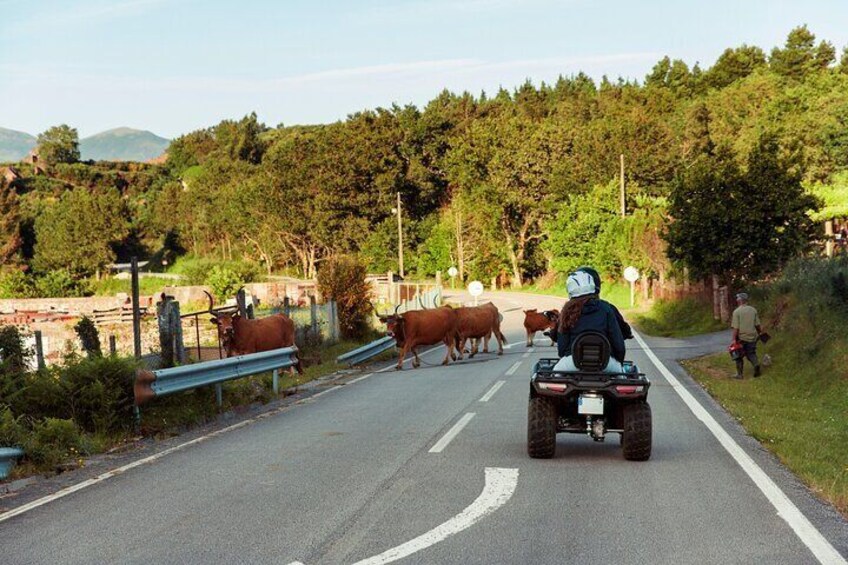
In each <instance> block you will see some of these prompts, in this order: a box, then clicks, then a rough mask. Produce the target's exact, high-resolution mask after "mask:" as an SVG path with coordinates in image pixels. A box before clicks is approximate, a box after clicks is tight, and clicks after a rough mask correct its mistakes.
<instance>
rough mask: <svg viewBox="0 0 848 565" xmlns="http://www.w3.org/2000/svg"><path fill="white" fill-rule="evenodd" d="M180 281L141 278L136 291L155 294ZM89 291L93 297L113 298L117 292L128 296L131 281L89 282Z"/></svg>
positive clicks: (105, 279)
mask: <svg viewBox="0 0 848 565" xmlns="http://www.w3.org/2000/svg"><path fill="white" fill-rule="evenodd" d="M179 282H180V281H176V280H172V279H166V278H162V277H141V278H139V279H138V291H139V294H142V295H150V294H157V293H159V292H161V291H162V289H163V288H164V287H166V286H173V285H175V284H179ZM91 289H92V290H93V291H94V295H95V296H115V295H116V294H118V293H119V292H125V293H127V294H130V292H132V281H130V280H129V279H126V280H123V279H116V278H111V277H109V278H103V279H101V280H99V281H91Z"/></svg>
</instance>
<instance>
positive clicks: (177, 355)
mask: <svg viewBox="0 0 848 565" xmlns="http://www.w3.org/2000/svg"><path fill="white" fill-rule="evenodd" d="M171 324H172V325H171V333H172V334H173V336H174V359H175V360H176V362H177V363H180V364H182V363H185V360H186V354H185V342H183V324H182V318H181V317H180V303H179V302H177V301H176V300H171Z"/></svg>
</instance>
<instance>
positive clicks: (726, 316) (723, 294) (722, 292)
mask: <svg viewBox="0 0 848 565" xmlns="http://www.w3.org/2000/svg"><path fill="white" fill-rule="evenodd" d="M718 294H719V300H720V302H721V304H720V306H721V321H722V322H724V323H727V322H729V321H730V309H729V308H728V302H727V287H726V286H723V287H721V288H719V289H718Z"/></svg>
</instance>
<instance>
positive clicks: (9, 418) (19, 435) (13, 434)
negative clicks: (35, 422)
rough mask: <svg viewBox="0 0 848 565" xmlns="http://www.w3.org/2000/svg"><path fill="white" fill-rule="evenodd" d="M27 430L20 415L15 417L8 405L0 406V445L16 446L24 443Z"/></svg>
mask: <svg viewBox="0 0 848 565" xmlns="http://www.w3.org/2000/svg"><path fill="white" fill-rule="evenodd" d="M26 434H27V430H26V427H24V425H23V423H21V418H20V417H17V418H16V417H15V415H14V414H12V411H11V410H10V409H9V407H8V406H7V407H3V408H0V447H18V446H21V445H23V444H24V440H25V439H26Z"/></svg>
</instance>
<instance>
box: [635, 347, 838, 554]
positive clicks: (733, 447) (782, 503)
mask: <svg viewBox="0 0 848 565" xmlns="http://www.w3.org/2000/svg"><path fill="white" fill-rule="evenodd" d="M633 337H635V338H636V341H637V342H638V343H639V345H641V346H642V349H643V350H644V352H645V354H646V355H647V356H648V359H650V360H651V363H653V364H654V366H655V367H656V368H657V369H658V370H659V372H660V373H661V374H662V376H663V377H664V378H665V380H666V381H668V384H669V385H671V388H672V389H674V391H675V392H676V393H677V395H678V396H679V397H680V398H681V399H682V400H683V402H684V404H686V406H687V407H688V408H689V410H691V411H692V413H693V414H694V415H695V417H696V418H698V419H699V420H700V421H701V422H702V423H703V424H704V426H706V428H707V429H708V430H709V431H710V433H712V434H713V436H715V438H716V439H717V440H718V442H719V443H720V444H721V446H722V447H723V448H724V449H725V450H726V451H727V452H728V453H729V454H730V456H731V457H732V458H733V459H734V461H736V463H737V465H739V466H740V467H741V468H742V470H743V471H745V473H746V474H747V475H748V477H749V478H750V479H751V480H752V481H753V482H754V484H755V485H756V486H757V488H759V489H760V492H762V493H763V494H764V495H765V497H766V499H768V501H769V502H770V503H771V505H772V506H774V508H775V510H777V515H778V516H780V517H781V518H783V520H784V521H785V522H786V523H787V524H788V525H789V527H790V528H792V531H793V532H795V535H797V536H798V538H799V539H800V540H801V542H802V543H803V544H804V545H805V546H807V549H809V550H810V551H811V552H812V553H813V555H814V556H815V557H816V559H818V561H819V563H822V564H823V565H837V564H842V565H844V564H845V563H848V562H846V560H845V558H844V557H842V555H841V554H840V553H839V552H838V551H836V548H834V547H833V545H831V543H830V542H829V541H828V540H827V538H825V537H824V536H823V535H822V533H821V532H819V531H818V529H816V527H815V526H814V525H813V524H812V522H810V520H809V519H808V518H807V517H806V516H804V513H803V512H801V510H800V509H799V508H798V507H797V506H795V504H794V503H793V502H792V501H791V500H789V497H787V496H786V494H785V493H784V492H783V491H782V490H781V489H780V487H779V486H777V483H775V482H774V481H773V480H772V478H771V477H769V476H768V474H766V472H765V471H763V469H762V468H761V467H760V466H759V465H757V463H756V462H755V461H754V460H753V459H752V458H751V456H750V455H748V454H747V453H746V452H745V450H744V449H742V447H741V446H740V445H739V444H738V443H736V441H735V440H734V439H733V438H732V437H730V434H729V433H727V431H725V429H724V428H722V427H721V424H719V423H718V421H717V420H716V419H715V418H713V416H712V415H711V414H710V413H709V412H707V410H706V408H704V406H703V405H702V404H701V403H700V402H698V400H697V399H696V398H695V397H694V396H693V395H692V393H691V392H689V391H688V390H686V388H685V387H684V386H683V385H682V384H681V383H680V381H679V380H678V379H677V377H675V376H674V374H673V373H672V372H671V371H669V370H668V368H667V367H666V366H665V364H664V363H663V362H662V361H660V359H659V358H658V357H657V356H656V354H654V352H653V351H652V350H651V348H650V347H648V344H647V342H645V340H644V339H642V336H640V335H639V334H638V333H637V332H636V331H635V330H634V331H633Z"/></svg>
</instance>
